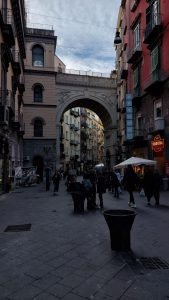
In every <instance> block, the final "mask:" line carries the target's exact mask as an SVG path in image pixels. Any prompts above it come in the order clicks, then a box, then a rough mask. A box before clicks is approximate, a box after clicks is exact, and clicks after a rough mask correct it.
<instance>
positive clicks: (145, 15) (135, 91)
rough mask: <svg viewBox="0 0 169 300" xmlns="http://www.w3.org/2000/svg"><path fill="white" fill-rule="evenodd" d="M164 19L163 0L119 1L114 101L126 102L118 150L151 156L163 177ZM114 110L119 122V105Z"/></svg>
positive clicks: (167, 127) (168, 154)
mask: <svg viewBox="0 0 169 300" xmlns="http://www.w3.org/2000/svg"><path fill="white" fill-rule="evenodd" d="M168 20H169V11H168V8H167V2H166V1H160V0H149V1H146V0H142V1H139V0H133V1H129V0H126V1H124V0H123V1H121V6H120V11H119V19H118V24H117V31H118V34H119V36H120V39H121V40H118V39H115V42H117V41H118V42H117V43H116V49H117V68H118V70H119V74H118V78H119V80H118V88H117V94H118V102H119V103H120V104H121V106H122V103H123V99H124V103H125V134H124V135H123V131H122V130H121V128H120V127H119V128H120V131H121V132H122V135H123V138H122V137H121V140H120V143H121V144H120V146H121V147H123V149H122V150H123V151H122V153H123V152H125V155H130V156H132V155H135V156H141V157H145V158H150V159H155V160H156V161H157V167H158V169H159V171H160V173H161V174H163V175H164V176H165V175H169V174H168V161H169V118H168V108H169V97H168V96H169V90H168V84H169V60H168V53H167V45H168V42H169V25H168ZM122 90H123V91H124V97H123V95H122ZM118 108H119V117H118V118H119V120H121V119H122V118H123V116H122V114H123V113H124V112H122V108H123V107H118ZM119 122H120V121H119ZM119 126H120V125H119Z"/></svg>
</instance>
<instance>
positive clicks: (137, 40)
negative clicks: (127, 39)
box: [133, 23, 140, 49]
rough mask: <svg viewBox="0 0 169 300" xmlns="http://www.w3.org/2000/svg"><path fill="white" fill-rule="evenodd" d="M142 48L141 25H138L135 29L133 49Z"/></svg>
mask: <svg viewBox="0 0 169 300" xmlns="http://www.w3.org/2000/svg"><path fill="white" fill-rule="evenodd" d="M139 46H140V24H139V23H138V24H137V25H136V26H135V27H134V29H133V49H137V48H138V47H139Z"/></svg>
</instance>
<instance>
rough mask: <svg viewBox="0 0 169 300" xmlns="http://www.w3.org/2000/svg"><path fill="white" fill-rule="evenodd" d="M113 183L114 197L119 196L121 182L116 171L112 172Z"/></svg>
mask: <svg viewBox="0 0 169 300" xmlns="http://www.w3.org/2000/svg"><path fill="white" fill-rule="evenodd" d="M112 185H113V186H114V197H115V198H116V197H117V198H119V186H120V182H119V180H118V178H117V175H116V173H115V172H112Z"/></svg>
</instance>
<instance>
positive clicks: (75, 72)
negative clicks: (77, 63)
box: [63, 69, 110, 78]
mask: <svg viewBox="0 0 169 300" xmlns="http://www.w3.org/2000/svg"><path fill="white" fill-rule="evenodd" d="M63 73H67V74H72V75H86V76H94V77H104V78H110V73H101V72H93V71H91V70H89V71H82V70H74V69H66V70H65V72H63Z"/></svg>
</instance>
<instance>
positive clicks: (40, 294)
mask: <svg viewBox="0 0 169 300" xmlns="http://www.w3.org/2000/svg"><path fill="white" fill-rule="evenodd" d="M52 188H53V187H51V191H48V192H46V191H45V186H44V184H39V185H37V186H31V187H25V188H17V189H15V190H14V191H13V192H11V193H9V194H5V195H1V196H0V300H27V299H28V300H30V299H36V300H54V299H55V300H56V299H64V300H83V299H91V300H92V299H96V300H112V299H113V300H114V299H122V300H127V299H131V300H142V299H144V300H151V299H152V300H162V299H169V269H168V268H169V266H168V265H167V263H169V192H162V193H161V204H160V206H159V207H158V208H157V207H155V206H154V200H152V205H151V206H150V207H147V206H146V200H145V198H144V197H140V196H139V194H138V193H135V200H136V204H137V208H136V209H135V210H136V212H137V215H136V218H135V221H134V224H133V227H132V231H131V248H132V251H131V252H116V251H112V250H111V247H110V237H109V231H108V227H107V224H106V222H105V219H104V216H103V213H102V212H101V211H100V210H99V209H96V211H94V212H88V211H87V209H86V203H85V212H84V213H83V214H75V213H74V211H73V201H72V197H71V195H70V194H69V193H68V192H67V191H66V187H65V184H64V181H62V182H61V185H60V191H59V193H58V195H57V196H53V193H52ZM127 202H128V194H127V192H125V191H123V193H122V194H120V198H119V199H117V198H114V197H113V195H112V194H111V193H109V192H107V193H106V194H104V206H105V209H111V208H112V209H113V208H115V209H128V205H127ZM130 209H131V208H130ZM21 224H31V228H30V230H27V231H20V232H10V231H7V232H6V231H5V229H6V228H7V226H10V225H21ZM141 257H149V258H150V257H153V258H155V260H154V264H151V265H150V264H148V263H149V261H148V262H147V264H146V266H144V265H143V263H142V262H141V259H140V258H141ZM158 258H159V259H163V260H164V263H165V262H166V264H162V263H161V264H160V265H157V262H158ZM160 262H161V261H160ZM160 266H161V268H160ZM152 267H154V268H155V269H151V268H152Z"/></svg>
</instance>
